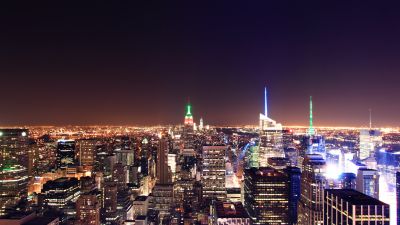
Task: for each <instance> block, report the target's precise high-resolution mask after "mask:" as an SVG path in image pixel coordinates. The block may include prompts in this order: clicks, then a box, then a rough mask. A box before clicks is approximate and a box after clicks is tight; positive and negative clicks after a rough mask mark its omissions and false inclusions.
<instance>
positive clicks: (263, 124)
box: [260, 87, 282, 130]
mask: <svg viewBox="0 0 400 225" xmlns="http://www.w3.org/2000/svg"><path fill="white" fill-rule="evenodd" d="M269 129H272V130H276V129H278V130H280V129H282V124H280V123H277V122H276V121H275V120H273V119H271V118H269V117H268V94H267V87H265V88H264V114H262V113H260V130H269Z"/></svg>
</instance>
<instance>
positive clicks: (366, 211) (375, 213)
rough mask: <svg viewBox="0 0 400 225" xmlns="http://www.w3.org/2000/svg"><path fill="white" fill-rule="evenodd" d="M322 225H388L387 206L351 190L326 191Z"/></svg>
mask: <svg viewBox="0 0 400 225" xmlns="http://www.w3.org/2000/svg"><path fill="white" fill-rule="evenodd" d="M324 224H326V225H331V224H352V225H357V224H382V225H389V224H390V216H389V205H388V204H385V203H383V202H381V201H379V200H378V199H375V198H372V197H370V196H368V195H365V194H363V193H361V192H358V191H356V190H353V189H326V190H325V196H324Z"/></svg>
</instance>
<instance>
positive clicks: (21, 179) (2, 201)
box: [0, 129, 31, 215]
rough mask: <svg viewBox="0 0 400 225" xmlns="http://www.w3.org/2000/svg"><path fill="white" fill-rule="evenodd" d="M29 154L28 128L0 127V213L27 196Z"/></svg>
mask: <svg viewBox="0 0 400 225" xmlns="http://www.w3.org/2000/svg"><path fill="white" fill-rule="evenodd" d="M29 155H30V154H28V130H26V129H0V215H4V214H6V213H7V212H8V211H12V210H15V209H14V208H15V207H16V206H17V205H18V204H19V203H20V202H21V200H25V199H26V197H27V194H28V193H27V191H28V187H27V186H28V175H29V173H28V169H29V168H30V167H31V164H30V163H29V162H30V160H29V157H28V156H29Z"/></svg>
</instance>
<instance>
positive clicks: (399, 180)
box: [396, 172, 400, 225]
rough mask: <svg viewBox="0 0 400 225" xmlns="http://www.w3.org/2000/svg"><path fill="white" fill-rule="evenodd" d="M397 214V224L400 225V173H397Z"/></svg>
mask: <svg viewBox="0 0 400 225" xmlns="http://www.w3.org/2000/svg"><path fill="white" fill-rule="evenodd" d="M396 212H397V224H398V225H399V224H400V172H396Z"/></svg>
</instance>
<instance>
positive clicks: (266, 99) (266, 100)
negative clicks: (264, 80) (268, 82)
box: [264, 86, 268, 117]
mask: <svg viewBox="0 0 400 225" xmlns="http://www.w3.org/2000/svg"><path fill="white" fill-rule="evenodd" d="M267 97H268V94H267V86H265V87H264V115H265V116H266V117H268V98H267Z"/></svg>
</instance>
